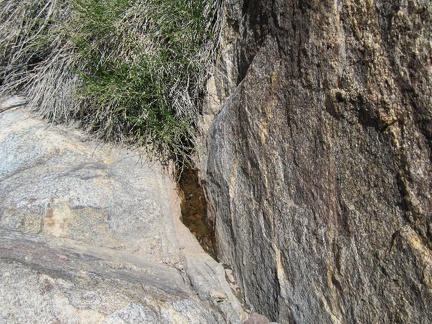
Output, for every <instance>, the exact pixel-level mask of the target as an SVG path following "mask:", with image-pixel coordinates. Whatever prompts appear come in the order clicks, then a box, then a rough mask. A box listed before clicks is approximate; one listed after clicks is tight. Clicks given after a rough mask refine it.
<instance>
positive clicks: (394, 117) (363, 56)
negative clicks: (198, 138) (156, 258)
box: [198, 0, 432, 323]
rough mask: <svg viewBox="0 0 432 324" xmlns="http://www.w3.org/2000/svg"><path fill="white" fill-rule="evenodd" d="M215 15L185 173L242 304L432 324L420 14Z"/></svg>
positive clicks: (253, 10) (430, 9)
mask: <svg viewBox="0 0 432 324" xmlns="http://www.w3.org/2000/svg"><path fill="white" fill-rule="evenodd" d="M224 4H225V20H224V27H223V30H222V34H221V37H222V39H221V49H220V55H219V57H218V59H217V61H216V62H215V66H214V70H213V77H212V78H211V79H210V80H209V83H208V91H209V95H208V97H207V100H206V103H207V106H206V107H205V108H204V110H203V118H202V121H201V129H202V134H203V138H204V140H203V142H202V143H201V144H202V146H201V147H200V152H201V155H200V157H199V158H198V163H199V164H200V165H201V170H202V173H201V177H202V182H203V184H204V185H205V187H206V190H207V196H208V199H209V207H210V212H211V215H212V216H211V218H212V221H213V222H214V223H215V229H216V240H217V245H218V250H219V254H220V258H221V261H222V262H224V263H227V264H229V265H230V266H231V267H232V268H233V270H234V274H235V276H236V277H237V279H238V282H239V284H240V287H241V289H242V291H243V292H244V294H245V298H246V301H247V303H248V304H249V306H250V307H251V308H253V309H255V310H256V311H257V312H259V313H262V314H264V315H267V317H269V319H271V320H276V321H278V322H279V323H294V322H295V323H430V322H431V321H432V251H431V249H432V243H431V239H432V154H431V150H432V6H431V3H430V1H422V0H401V1H390V0H375V1H354V0H347V1H331V2H329V1H315V0H310V1H290V0H284V1H282V0H272V1H270V0H260V1H258V0H249V1H246V0H245V1H231V0H227V1H225V2H224ZM212 116H213V117H212Z"/></svg>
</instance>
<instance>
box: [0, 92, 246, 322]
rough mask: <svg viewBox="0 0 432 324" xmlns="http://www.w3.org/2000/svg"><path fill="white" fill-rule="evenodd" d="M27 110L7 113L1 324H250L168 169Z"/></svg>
mask: <svg viewBox="0 0 432 324" xmlns="http://www.w3.org/2000/svg"><path fill="white" fill-rule="evenodd" d="M0 102H1V100H0ZM23 105H25V102H24V101H18V100H17V99H16V98H15V99H13V98H12V99H8V100H6V101H3V102H2V103H1V104H0V108H1V110H0V323H30V322H32V323H51V322H52V323H54V322H55V323H59V322H61V323H225V322H226V323H241V321H242V320H243V319H246V318H247V314H246V313H245V312H243V309H242V306H241V304H240V302H239V301H238V300H237V298H236V297H235V296H234V295H233V293H232V292H231V289H230V286H229V284H228V282H227V281H226V279H225V270H224V268H223V266H222V265H221V264H219V263H217V262H216V261H215V260H214V259H212V258H211V257H210V256H209V255H207V254H206V253H205V252H204V251H203V250H202V248H201V247H200V245H199V244H198V241H197V240H196V239H195V238H194V237H193V235H192V234H191V233H190V232H189V230H188V229H187V228H186V227H185V226H184V225H183V224H182V223H181V221H180V199H179V197H178V196H177V192H176V186H175V183H174V181H173V179H172V177H171V176H170V174H169V173H168V171H167V169H166V168H164V167H163V166H162V165H161V164H160V163H157V162H155V161H153V162H151V161H149V160H148V159H146V157H145V155H143V154H142V152H139V151H137V150H134V149H125V148H120V147H118V146H115V145H111V144H106V143H100V142H97V141H92V140H90V139H89V138H88V136H87V135H85V134H83V133H82V132H79V131H77V130H76V129H73V128H72V127H65V126H56V125H53V124H49V123H47V122H46V121H42V120H40V119H38V118H37V117H35V116H34V114H32V113H31V112H29V111H28V110H27V108H25V107H24V106H23Z"/></svg>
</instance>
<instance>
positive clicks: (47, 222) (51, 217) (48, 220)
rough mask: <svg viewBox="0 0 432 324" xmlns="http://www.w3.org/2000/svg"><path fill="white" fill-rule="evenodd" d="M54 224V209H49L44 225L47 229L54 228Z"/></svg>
mask: <svg viewBox="0 0 432 324" xmlns="http://www.w3.org/2000/svg"><path fill="white" fill-rule="evenodd" d="M54 224H55V220H54V211H53V210H52V208H48V209H47V211H46V213H45V219H44V225H45V226H47V227H53V226H54Z"/></svg>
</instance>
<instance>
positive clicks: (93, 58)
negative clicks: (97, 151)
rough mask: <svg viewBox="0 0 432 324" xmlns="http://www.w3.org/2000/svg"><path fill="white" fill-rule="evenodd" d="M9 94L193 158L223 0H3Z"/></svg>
mask: <svg viewBox="0 0 432 324" xmlns="http://www.w3.org/2000/svg"><path fill="white" fill-rule="evenodd" d="M0 9H1V11H0V27H1V28H0V66H1V69H0V82H1V84H0V86H1V88H0V95H1V94H2V95H4V94H5V93H7V94H11V93H17V92H19V93H22V94H25V95H27V96H28V98H29V100H30V104H31V106H32V108H33V109H35V110H38V111H40V112H41V113H42V114H43V115H44V116H45V117H48V118H50V119H51V120H53V121H55V122H67V121H70V120H79V121H80V122H81V123H82V124H83V125H84V126H85V127H86V128H87V129H89V130H91V131H93V132H94V133H95V134H97V135H98V136H99V137H100V138H103V139H106V140H113V141H117V142H122V143H133V144H139V145H144V146H145V147H148V148H149V149H150V150H151V151H152V152H153V153H155V154H156V155H157V156H158V157H159V158H162V159H169V158H174V159H176V160H177V162H179V163H180V164H184V163H187V162H188V161H189V157H190V154H191V150H192V147H193V139H194V123H195V121H196V118H197V116H198V114H199V107H200V99H201V97H202V94H203V91H204V90H203V89H204V83H205V80H206V78H207V73H208V72H207V71H208V64H209V62H210V60H211V58H212V55H213V51H214V49H215V44H216V42H217V37H218V34H219V25H220V21H219V18H218V17H221V15H220V12H219V11H220V10H221V3H220V0H71V1H66V0H24V1H16V0H1V2H0Z"/></svg>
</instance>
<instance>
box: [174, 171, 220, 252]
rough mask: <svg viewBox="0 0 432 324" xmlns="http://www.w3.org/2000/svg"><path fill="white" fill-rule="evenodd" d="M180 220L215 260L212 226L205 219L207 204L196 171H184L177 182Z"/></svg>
mask: <svg viewBox="0 0 432 324" xmlns="http://www.w3.org/2000/svg"><path fill="white" fill-rule="evenodd" d="M179 187H180V188H179V189H180V190H179V191H180V198H181V205H180V207H181V215H182V217H181V220H182V222H183V224H185V225H186V226H187V227H188V228H189V230H190V231H191V232H192V234H193V235H194V236H195V237H196V238H197V240H198V242H199V243H200V244H201V246H202V248H203V249H204V251H206V252H207V253H208V254H209V255H211V256H212V257H213V258H214V259H215V260H217V258H216V251H215V245H214V231H213V224H212V223H211V222H210V221H209V220H208V218H207V202H206V199H205V195H204V191H203V189H202V187H201V185H200V183H199V181H198V172H197V171H196V170H184V171H183V172H182V174H181V177H180V181H179Z"/></svg>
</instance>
